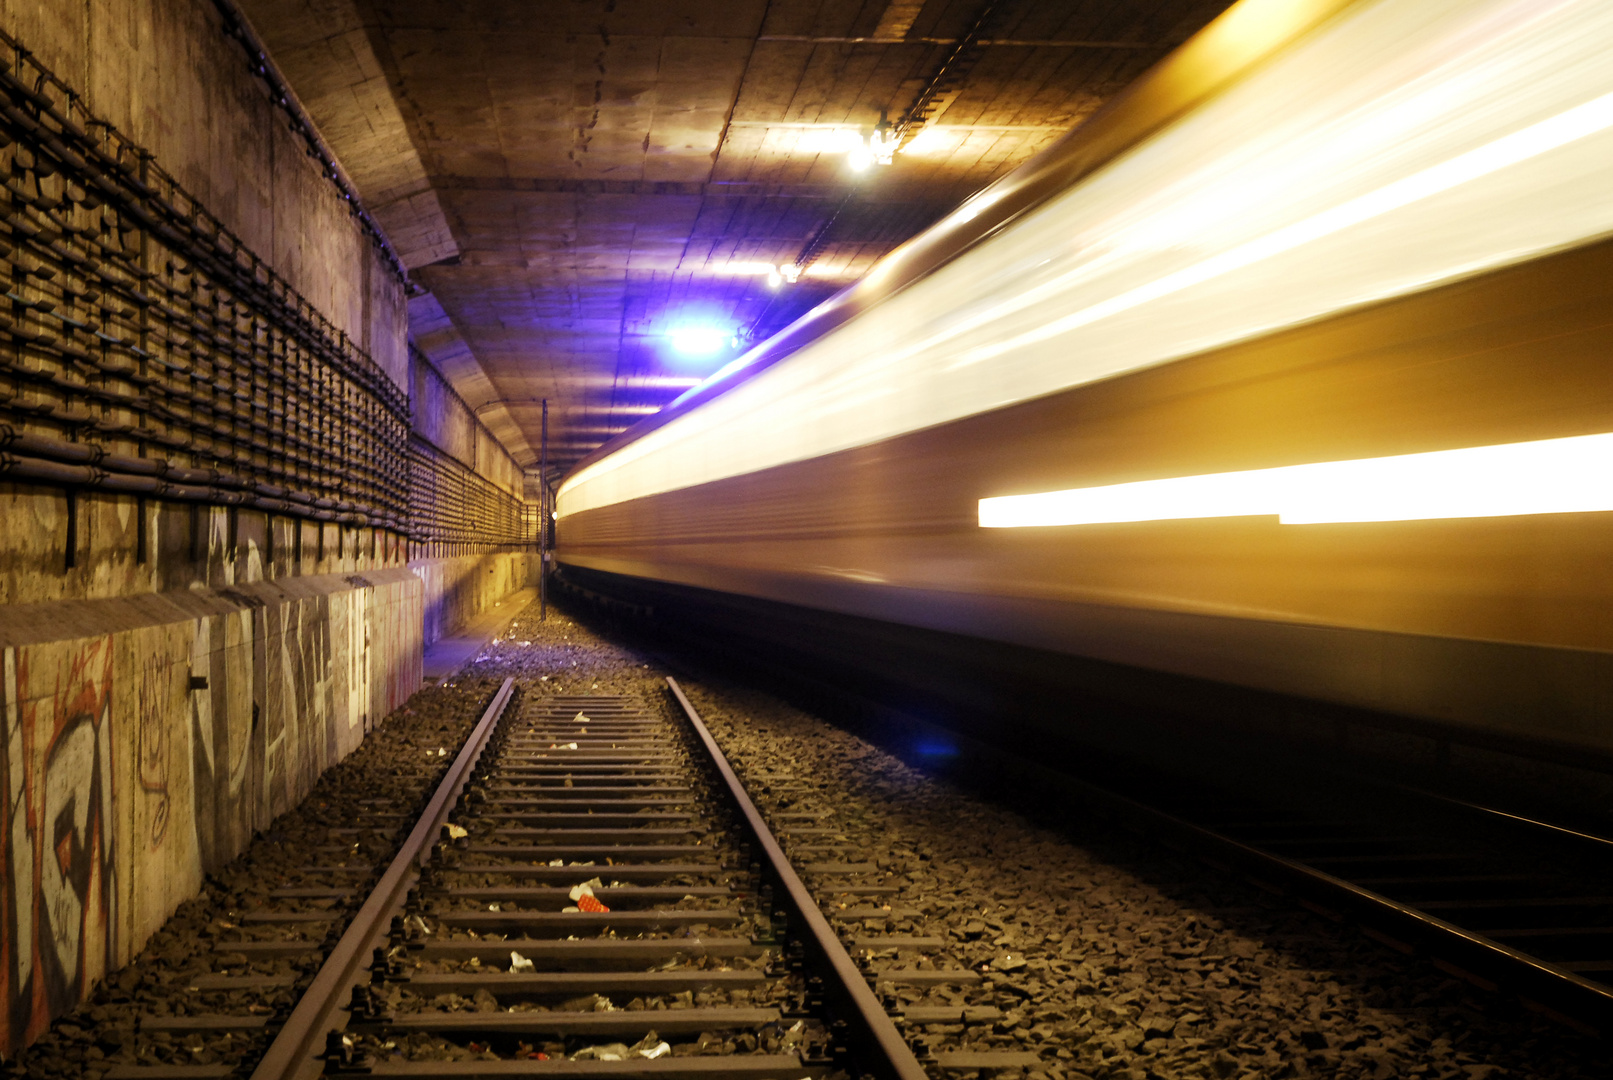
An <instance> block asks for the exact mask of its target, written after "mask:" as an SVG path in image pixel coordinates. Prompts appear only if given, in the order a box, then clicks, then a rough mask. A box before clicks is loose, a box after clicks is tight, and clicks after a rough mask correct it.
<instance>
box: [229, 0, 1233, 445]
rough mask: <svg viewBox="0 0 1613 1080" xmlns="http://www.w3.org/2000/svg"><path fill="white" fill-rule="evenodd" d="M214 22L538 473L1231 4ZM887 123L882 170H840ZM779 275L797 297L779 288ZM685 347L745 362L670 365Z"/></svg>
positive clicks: (822, 294)
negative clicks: (405, 272) (245, 39)
mask: <svg viewBox="0 0 1613 1080" xmlns="http://www.w3.org/2000/svg"><path fill="white" fill-rule="evenodd" d="M238 2H239V3H240V6H241V8H242V10H243V11H244V13H245V14H246V16H247V17H248V19H249V20H250V21H251V23H252V25H253V27H254V28H255V29H256V31H257V32H258V34H259V36H260V37H261V38H262V39H263V41H264V43H265V45H266V46H267V48H268V50H269V53H270V55H271V57H272V58H273V60H274V62H275V63H276V65H277V66H278V67H279V68H280V69H281V71H282V73H283V74H284V76H285V78H286V80H287V82H288V83H289V84H290V86H291V87H292V89H293V90H294V92H295V93H296V94H297V96H298V97H299V98H300V99H301V101H302V104H303V106H304V107H305V108H306V110H307V111H308V113H309V114H310V115H311V117H312V118H313V120H314V122H315V123H316V124H317V125H318V127H319V129H320V132H321V134H322V136H323V137H324V139H325V141H326V142H327V143H328V144H329V146H330V147H331V149H332V151H333V152H334V153H335V155H336V157H337V158H338V159H339V160H340V161H341V163H342V167H343V168H344V170H345V171H346V172H347V174H348V175H349V177H350V179H351V180H352V182H353V184H354V186H355V187H356V189H357V190H358V192H359V195H360V197H361V198H362V199H363V201H364V204H365V206H366V208H367V209H368V210H369V211H370V212H371V214H372V215H373V216H374V218H375V219H376V221H377V222H378V223H379V224H380V225H381V227H382V228H383V229H384V230H385V231H386V233H387V235H388V237H389V238H390V240H391V242H392V244H393V246H394V248H395V249H396V250H397V252H398V254H399V257H400V258H401V259H402V260H403V262H404V264H405V266H406V267H407V268H408V269H409V272H410V277H411V279H412V283H413V289H414V293H415V295H414V296H413V298H412V299H411V301H410V313H409V314H410V335H411V338H412V340H413V341H414V343H415V345H416V346H417V347H418V348H419V349H420V350H421V351H422V352H424V353H425V354H426V355H427V356H428V357H429V358H430V359H431V360H432V361H433V362H434V363H435V364H436V365H437V366H438V367H439V368H440V369H441V370H442V371H443V372H444V374H445V375H446V376H447V377H448V378H449V379H450V380H451V381H452V382H453V384H454V386H455V388H456V389H457V390H458V392H459V393H460V395H461V396H462V397H464V398H465V399H466V401H467V402H468V403H469V405H470V406H471V407H472V408H473V409H475V410H476V411H477V414H478V415H479V416H480V417H481V419H482V420H483V422H484V423H486V424H487V425H488V427H489V428H490V429H491V430H492V431H493V432H494V434H495V435H497V436H498V437H499V439H500V440H501V441H503V442H504V444H505V445H506V447H507V448H508V449H509V450H510V451H511V453H512V454H513V455H514V456H515V457H516V459H517V460H518V461H520V462H522V463H523V464H525V465H528V466H530V465H534V464H536V462H537V458H538V447H539V433H540V424H541V411H540V406H539V404H538V403H539V402H540V401H542V400H543V399H545V398H547V399H548V400H549V402H550V427H549V446H550V461H551V463H553V465H554V466H556V471H563V470H564V469H565V468H566V467H568V466H569V465H570V464H572V463H574V462H575V461H576V460H577V459H578V458H580V457H581V456H582V455H583V454H585V453H587V452H588V451H589V450H591V449H592V448H594V447H595V446H597V445H599V444H600V443H601V442H603V441H605V440H606V439H607V438H609V437H610V436H611V435H613V434H614V433H616V432H618V431H620V430H623V429H625V428H626V427H628V426H630V425H631V424H632V423H633V422H634V421H636V420H640V419H642V418H643V417H644V416H646V415H648V414H650V413H652V412H654V411H655V410H656V409H657V408H659V407H661V406H663V405H665V404H666V403H667V402H669V401H670V400H672V398H674V397H676V396H677V394H679V393H681V392H682V391H683V390H684V389H686V388H687V386H688V385H690V383H691V382H692V381H694V380H696V379H698V378H699V377H701V376H703V375H705V374H707V373H709V372H710V371H712V370H715V368H716V367H718V366H720V365H721V364H722V363H723V362H725V361H726V360H728V359H730V358H731V357H732V356H734V355H736V354H737V352H739V351H741V350H742V349H743V347H745V346H746V345H747V344H748V343H750V342H754V341H759V340H761V339H763V338H765V337H767V336H768V335H769V334H771V333H773V332H775V331H777V330H779V329H781V328H782V327H784V326H785V325H787V324H788V323H789V322H791V321H792V320H794V319H795V318H797V317H798V316H800V315H802V314H803V313H805V312H806V311H807V310H809V309H810V308H811V307H812V306H814V305H815V304H817V303H818V302H820V301H822V300H823V299H825V298H826V297H828V296H829V295H831V294H832V293H834V292H835V291H836V290H838V289H840V288H842V287H844V286H845V285H848V284H850V283H851V282H852V281H854V280H856V279H857V278H858V277H860V276H861V275H862V274H864V273H866V272H867V271H868V269H869V268H870V267H872V265H873V264H874V262H875V261H876V260H877V259H878V258H879V257H880V256H882V255H884V254H885V253H886V252H888V251H890V250H891V249H892V248H894V247H895V246H897V245H898V244H900V243H901V242H902V241H904V240H906V239H907V238H909V237H910V236H912V235H913V234H914V233H916V232H918V231H919V230H921V229H923V228H924V227H925V226H927V225H929V224H930V223H931V222H933V221H935V220H936V219H937V218H939V217H940V216H941V215H942V214H943V213H945V212H946V211H947V210H948V209H950V208H951V207H953V206H955V205H956V204H957V203H958V202H960V201H961V200H962V199H964V198H966V197H967V196H968V195H969V194H971V193H972V192H974V191H977V190H979V189H980V188H981V187H983V186H985V185H986V184H988V183H990V182H991V181H992V180H995V179H997V178H998V177H1000V176H1002V175H1003V174H1004V173H1006V172H1008V171H1009V170H1011V169H1013V168H1014V167H1015V166H1016V165H1018V164H1020V163H1021V162H1023V161H1024V160H1025V159H1027V158H1028V157H1030V156H1031V155H1032V154H1034V153H1035V152H1037V151H1038V150H1040V149H1042V148H1043V147H1045V146H1047V145H1049V144H1050V143H1051V142H1053V141H1054V140H1055V139H1057V138H1058V137H1059V136H1060V135H1062V134H1063V133H1064V132H1065V131H1067V130H1069V129H1070V128H1071V127H1073V126H1074V125H1075V124H1077V123H1078V122H1080V121H1081V120H1082V119H1083V118H1084V117H1086V116H1088V115H1089V114H1090V113H1091V112H1092V111H1093V110H1095V109H1096V108H1098V106H1099V105H1101V104H1102V103H1103V102H1104V101H1106V100H1108V99H1109V98H1110V97H1112V96H1113V95H1114V94H1115V93H1116V92H1118V91H1119V90H1120V89H1122V88H1123V87H1125V86H1126V85H1127V84H1128V83H1129V82H1130V81H1132V80H1133V79H1135V78H1136V77H1137V76H1138V75H1139V74H1141V73H1142V72H1143V71H1144V70H1146V69H1147V68H1148V67H1149V66H1150V65H1151V64H1153V63H1154V62H1155V61H1157V60H1158V59H1160V58H1161V57H1162V56H1163V55H1165V53H1167V52H1168V51H1170V50H1171V49H1172V48H1174V47H1175V46H1176V45H1177V44H1179V43H1180V42H1182V41H1183V40H1185V39H1186V38H1187V37H1188V36H1190V35H1191V34H1192V33H1193V32H1194V31H1196V30H1198V29H1199V28H1200V27H1201V26H1203V25H1204V24H1205V23H1206V22H1208V21H1209V20H1210V19H1211V18H1213V17H1214V16H1215V15H1217V14H1219V13H1220V12H1221V11H1222V10H1224V9H1225V8H1226V7H1227V6H1228V5H1229V0H1003V2H998V3H991V2H989V0H988V2H982V0H924V2H904V0H866V2H859V0H732V2H725V3H714V2H712V0H583V2H571V3H566V2H553V0H549V2H531V0H479V2H477V3H474V4H466V3H463V2H462V0H238ZM882 116H883V117H885V118H886V119H887V121H888V122H889V123H890V124H892V125H894V127H895V129H896V131H898V132H899V133H900V139H901V143H900V145H901V149H900V150H898V151H897V152H896V153H895V154H894V156H893V158H892V162H891V164H890V165H888V166H879V165H875V166H873V167H871V168H868V169H866V170H864V171H861V172H858V171H855V170H854V169H853V168H852V167H851V163H850V160H849V155H848V153H847V151H846V147H847V146H848V145H850V142H849V140H851V139H854V138H861V139H866V137H867V136H868V135H869V134H870V133H871V132H873V131H874V130H875V126H876V125H877V124H878V123H879V122H880V120H881V117H882ZM848 132H850V133H852V134H848ZM779 266H782V267H788V268H798V270H799V274H800V277H799V280H798V281H796V282H795V283H794V284H785V285H783V286H781V287H778V288H775V287H774V286H773V285H772V284H770V283H769V278H768V275H767V272H766V271H767V268H768V267H779ZM790 272H791V273H794V272H796V270H794V269H792V270H791V271H790ZM692 325H694V326H704V327H713V328H721V329H722V330H723V331H724V332H732V333H734V334H737V335H738V336H739V338H740V346H739V348H735V347H734V346H733V345H732V344H731V343H728V342H726V341H725V342H724V344H723V346H722V348H720V349H719V350H718V351H717V352H715V353H712V354H709V355H705V356H688V355H681V354H679V353H678V352H677V351H676V350H675V349H674V348H673V347H672V345H673V343H672V341H671V339H670V338H669V336H668V335H669V334H670V333H671V332H672V331H673V330H675V329H678V328H680V327H686V326H692Z"/></svg>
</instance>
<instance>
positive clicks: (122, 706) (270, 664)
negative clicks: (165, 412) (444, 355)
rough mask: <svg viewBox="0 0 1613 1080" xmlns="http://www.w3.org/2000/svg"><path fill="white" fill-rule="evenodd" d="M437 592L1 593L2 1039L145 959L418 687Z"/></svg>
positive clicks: (314, 586)
mask: <svg viewBox="0 0 1613 1080" xmlns="http://www.w3.org/2000/svg"><path fill="white" fill-rule="evenodd" d="M422 595H423V587H422V585H421V583H420V581H419V579H418V578H417V577H416V576H415V575H413V574H411V573H409V572H408V571H405V570H401V569H392V570H379V571H372V572H371V573H369V574H368V575H367V576H365V577H363V578H360V577H358V576H356V575H347V576H341V575H325V576H321V577H307V578H298V579H292V581H291V582H287V583H285V584H282V583H275V582H257V583H252V584H246V585H241V586H238V587H236V588H233V589H230V588H226V589H219V590H195V591H188V592H186V593H182V594H155V595H146V596H143V597H134V598H124V599H107V600H93V601H65V602H59V603H53V604H41V605H9V606H5V607H0V650H3V651H0V663H3V676H4V677H3V691H4V725H5V730H4V735H5V741H4V753H3V754H0V792H3V793H4V798H5V802H4V807H5V810H4V813H3V815H0V919H3V920H4V927H5V932H4V934H0V1001H3V1003H4V1006H5V1009H4V1014H3V1016H0V1046H5V1047H8V1048H11V1047H16V1046H20V1045H23V1044H25V1043H26V1042H27V1041H29V1040H30V1039H31V1038H32V1037H33V1036H34V1035H36V1034H37V1033H38V1032H39V1031H40V1030H42V1028H43V1026H44V1025H45V1024H46V1023H47V1022H48V1021H49V1019H50V1018H51V1017H52V1016H54V1015H57V1014H59V1013H60V1012H61V1011H63V1010H64V1009H66V1008H68V1007H70V1006H71V1005H73V1004H74V1003H76V1002H77V1001H79V1000H81V999H82V997H83V996H84V995H85V993H86V992H87V991H88V990H89V988H90V987H91V986H92V985H93V984H94V983H95V981H96V980H98V979H100V978H101V977H102V976H104V975H105V974H106V973H107V972H109V971H112V970H114V969H116V968H117V967H118V966H120V965H121V964H123V963H125V962H127V961H128V959H129V958H130V957H131V956H133V955H134V953H136V952H138V951H139V949H140V948H141V947H142V945H143V944H144V942H145V941H146V939H147V938H148V937H149V936H150V934H151V933H152V932H153V931H154V930H155V929H157V928H158V927H159V926H160V925H161V924H162V922H163V920H164V919H166V918H167V917H168V915H169V914H170V913H172V911H173V909H174V908H175V906H177V905H178V903H179V902H180V901H182V900H184V899H185V898H187V897H189V896H192V895H194V894H195V891H196V889H197V888H198V887H199V885H200V882H201V877H202V875H203V874H205V873H207V872H209V871H212V870H215V869H217V868H218V867H220V866H222V865H223V864H224V863H226V862H228V861H229V860H230V859H232V858H234V857H235V856H236V855H237V854H239V853H240V852H241V851H242V850H243V849H244V848H245V846H246V844H247V842H248V841H249V840H250V839H251V837H252V835H253V833H254V832H255V831H257V830H260V829H262V828H264V827H266V826H267V825H268V824H269V822H270V821H271V820H272V819H273V818H274V816H275V815H276V814H279V813H283V812H284V811H286V810H287V809H289V808H291V807H292V806H294V805H295V804H296V803H298V802H300V801H301V800H302V799H303V798H304V797H305V796H306V795H307V794H308V792H309V790H311V788H312V787H313V784H314V782H315V781H316V780H317V779H318V777H319V775H320V774H321V773H322V772H323V771H324V770H325V769H327V768H329V767H330V766H331V765H333V764H335V763H336V762H337V761H339V760H341V759H342V758H343V757H345V756H346V755H347V754H349V753H351V752H352V751H353V750H354V749H355V748H356V747H357V746H358V744H359V743H360V742H361V741H362V739H363V737H364V733H365V730H366V728H367V727H369V726H372V725H373V724H374V723H375V721H376V719H377V718H379V717H380V716H382V715H384V714H386V713H387V712H390V711H391V710H392V709H394V708H396V707H397V706H399V705H401V704H402V703H403V702H404V701H405V700H406V699H407V698H408V696H409V694H410V693H411V692H413V690H414V689H415V688H416V687H418V686H419V685H420V634H419V630H418V627H419V620H420V617H421V599H422ZM90 627H100V628H103V629H99V630H96V631H93V632H86V630H87V629H88V628H90ZM203 679H205V680H206V685H205V686H203V685H201V680H203Z"/></svg>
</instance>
